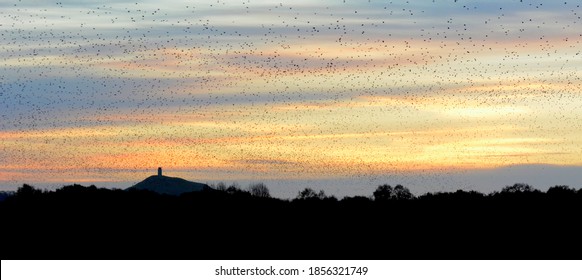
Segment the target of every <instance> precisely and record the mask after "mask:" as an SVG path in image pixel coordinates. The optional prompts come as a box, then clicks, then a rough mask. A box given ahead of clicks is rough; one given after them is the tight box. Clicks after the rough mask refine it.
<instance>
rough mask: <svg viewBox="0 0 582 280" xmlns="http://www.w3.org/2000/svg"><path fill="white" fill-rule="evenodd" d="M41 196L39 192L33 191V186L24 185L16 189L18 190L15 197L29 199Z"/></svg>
mask: <svg viewBox="0 0 582 280" xmlns="http://www.w3.org/2000/svg"><path fill="white" fill-rule="evenodd" d="M40 194H42V191H41V190H37V189H35V188H34V187H33V186H30V185H27V184H24V185H22V187H20V188H18V190H16V196H17V197H23V198H25V197H31V196H36V195H40Z"/></svg>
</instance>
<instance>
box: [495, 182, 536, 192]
mask: <svg viewBox="0 0 582 280" xmlns="http://www.w3.org/2000/svg"><path fill="white" fill-rule="evenodd" d="M534 191H535V189H534V188H533V187H532V186H530V185H528V184H524V183H515V184H513V186H505V187H504V188H503V189H501V193H529V192H534Z"/></svg>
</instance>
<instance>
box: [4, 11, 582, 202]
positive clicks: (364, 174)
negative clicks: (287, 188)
mask: <svg viewBox="0 0 582 280" xmlns="http://www.w3.org/2000/svg"><path fill="white" fill-rule="evenodd" d="M580 5H581V2H580V1H545V0H538V1H529V0H523V1H520V0H517V1H506V0H504V1H454V0H447V1H439V0H435V1H374V0H372V1H348V0H346V1H342V0H339V1H285V2H281V1H249V0H245V1H216V0H214V1H162V2H160V1H139V2H136V1H127V2H124V1H67V0H64V1H59V0H57V1H28V0H22V1H13V0H8V1H2V2H1V3H0V34H1V35H0V61H1V63H0V119H1V121H0V187H1V188H3V189H13V188H15V187H17V186H20V185H22V184H23V183H32V184H34V183H38V184H40V185H42V184H43V183H44V184H61V185H62V184H66V183H84V184H85V183H86V184H89V183H94V184H97V185H107V186H115V185H116V184H118V185H117V186H118V187H128V186H130V185H131V184H132V183H135V182H138V181H140V180H142V179H144V178H145V177H147V176H149V175H151V174H154V172H155V170H156V169H157V167H158V166H162V167H164V170H166V171H167V172H166V174H167V175H169V176H177V177H182V178H185V179H188V180H193V181H199V182H216V181H241V182H245V181H268V180H272V181H273V180H274V181H277V180H280V181H288V180H312V182H314V181H318V180H320V181H321V182H323V181H324V180H342V179H345V180H361V181H362V182H363V183H365V184H367V183H366V182H368V183H369V182H372V184H375V183H378V182H377V181H375V179H374V178H387V177H386V176H398V178H406V177H407V176H411V177H413V176H416V177H418V176H421V177H422V176H425V177H426V178H428V179H426V180H425V181H420V182H417V183H416V184H417V185H422V184H424V185H425V186H426V187H427V188H428V187H430V186H431V185H435V184H436V183H435V182H433V181H431V179H430V178H432V177H430V176H433V175H434V174H437V175H438V174H452V173H455V172H461V173H462V172H488V170H498V169H499V168H504V167H508V166H522V165H523V166H540V165H543V166H548V168H550V167H551V168H558V169H559V168H562V167H563V168H569V170H572V168H574V169H573V170H577V171H573V172H570V173H569V174H571V176H570V177H569V178H566V179H567V180H566V181H565V182H566V183H569V184H573V183H572V182H574V183H575V182H582V54H581V52H582V19H581V16H582V8H581V7H580ZM538 170H539V168H534V169H532V171H529V172H532V175H539V174H537V173H538ZM524 172H525V174H526V175H527V174H528V173H527V172H528V171H527V169H526V170H525V171H524ZM534 173H535V174H534ZM492 174H494V173H492ZM575 174H578V175H575ZM439 176H440V175H439ZM576 176H577V177H576ZM367 179H369V180H371V181H366V180H367ZM512 179H513V178H511V177H508V179H507V180H508V181H507V184H510V183H514V181H511V180H512ZM562 179H563V178H562ZM516 180H517V178H516ZM558 181H559V180H558V179H556V184H558V183H559V182H558ZM382 183H383V182H382ZM386 183H390V184H397V183H399V182H386ZM528 183H531V184H533V185H535V184H536V182H528ZM438 184H443V183H442V182H439V183H438ZM438 184H436V185H438ZM581 186H582V183H581V184H578V185H572V187H581ZM372 187H374V186H372ZM450 187H453V188H464V187H466V186H463V185H460V186H456V185H454V184H453V185H451V186H450ZM492 187H498V188H500V187H502V186H492ZM540 187H549V186H540ZM426 190H431V189H426Z"/></svg>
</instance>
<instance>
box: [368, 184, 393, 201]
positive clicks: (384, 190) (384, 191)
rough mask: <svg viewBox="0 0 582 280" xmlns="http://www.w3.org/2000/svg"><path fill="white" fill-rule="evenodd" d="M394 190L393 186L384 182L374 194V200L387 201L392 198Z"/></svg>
mask: <svg viewBox="0 0 582 280" xmlns="http://www.w3.org/2000/svg"><path fill="white" fill-rule="evenodd" d="M392 191H393V190H392V186H390V185H387V184H384V185H380V186H378V188H376V190H375V191H374V193H372V194H373V195H374V200H376V201H385V200H389V199H391V198H392Z"/></svg>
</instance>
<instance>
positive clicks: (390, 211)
mask: <svg viewBox="0 0 582 280" xmlns="http://www.w3.org/2000/svg"><path fill="white" fill-rule="evenodd" d="M551 190H552V189H551ZM375 196H376V199H370V198H364V197H356V198H345V199H342V200H339V201H338V200H337V199H335V198H330V197H325V196H323V195H319V196H318V195H316V194H313V193H312V194H308V195H304V196H303V197H302V198H301V199H295V200H292V201H285V200H279V199H272V198H268V197H258V196H252V195H250V194H249V193H248V192H240V191H235V192H227V191H203V192H198V193H188V194H183V195H181V196H179V197H177V196H166V195H159V194H155V193H151V192H148V191H122V190H106V189H98V188H95V187H82V186H68V187H64V188H62V189H60V190H57V191H55V192H41V191H38V190H35V189H33V188H26V189H24V188H23V189H21V190H19V192H17V194H16V195H14V196H11V197H9V198H7V199H6V200H5V201H3V202H0V211H1V212H0V215H1V217H2V227H1V228H2V231H1V232H2V233H1V238H2V239H1V242H2V245H1V250H0V257H1V258H2V259H582V242H580V230H579V226H580V223H581V221H582V219H581V215H580V214H581V213H582V211H581V210H582V192H581V191H575V190H573V189H567V188H561V189H557V188H556V189H554V190H553V191H548V192H547V193H544V192H539V191H533V192H532V191H525V192H522V191H517V192H512V191H507V192H501V193H497V194H494V195H482V194H480V193H475V192H461V191H459V192H456V193H444V194H429V195H424V196H422V197H418V198H410V197H408V198H405V199H400V198H398V197H396V199H390V197H388V198H387V199H382V196H381V194H378V195H377V194H376V193H375ZM393 198H394V197H393Z"/></svg>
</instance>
